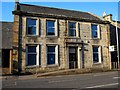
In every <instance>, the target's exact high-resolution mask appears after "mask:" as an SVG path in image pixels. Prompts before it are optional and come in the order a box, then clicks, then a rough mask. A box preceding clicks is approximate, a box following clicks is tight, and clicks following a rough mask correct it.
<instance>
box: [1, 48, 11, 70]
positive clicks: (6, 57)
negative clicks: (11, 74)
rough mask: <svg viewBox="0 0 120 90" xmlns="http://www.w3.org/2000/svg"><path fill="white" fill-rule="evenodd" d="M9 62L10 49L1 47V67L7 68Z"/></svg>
mask: <svg viewBox="0 0 120 90" xmlns="http://www.w3.org/2000/svg"><path fill="white" fill-rule="evenodd" d="M9 63H10V50H9V49H3V50H2V68H9Z"/></svg>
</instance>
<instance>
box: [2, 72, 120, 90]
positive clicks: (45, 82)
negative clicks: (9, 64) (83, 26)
mask: <svg viewBox="0 0 120 90" xmlns="http://www.w3.org/2000/svg"><path fill="white" fill-rule="evenodd" d="M119 78H120V76H119V74H118V72H117V71H112V72H101V73H89V74H77V75H62V76H50V77H39V78H32V79H23V80H22V79H21V80H20V79H7V80H4V81H3V82H2V86H3V88H75V90H76V89H93V88H118V86H119Z"/></svg>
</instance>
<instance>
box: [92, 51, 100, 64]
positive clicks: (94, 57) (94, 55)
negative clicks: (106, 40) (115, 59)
mask: <svg viewBox="0 0 120 90" xmlns="http://www.w3.org/2000/svg"><path fill="white" fill-rule="evenodd" d="M93 62H94V63H97V62H99V57H98V53H94V54H93Z"/></svg>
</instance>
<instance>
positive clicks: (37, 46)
mask: <svg viewBox="0 0 120 90" xmlns="http://www.w3.org/2000/svg"><path fill="white" fill-rule="evenodd" d="M28 46H36V65H28V54H31V53H28ZM40 58H41V57H40ZM26 66H39V45H38V44H37V45H36V44H27V45H26Z"/></svg>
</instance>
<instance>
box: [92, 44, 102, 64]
mask: <svg viewBox="0 0 120 90" xmlns="http://www.w3.org/2000/svg"><path fill="white" fill-rule="evenodd" d="M100 53H101V52H100V47H99V46H93V63H100V62H101V57H100Z"/></svg>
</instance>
